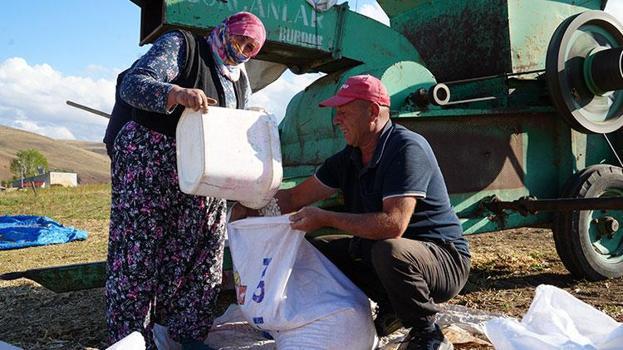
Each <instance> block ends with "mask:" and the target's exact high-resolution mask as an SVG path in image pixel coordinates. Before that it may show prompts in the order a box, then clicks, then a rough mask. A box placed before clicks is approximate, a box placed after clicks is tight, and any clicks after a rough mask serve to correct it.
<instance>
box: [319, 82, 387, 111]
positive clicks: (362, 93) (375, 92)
mask: <svg viewBox="0 0 623 350" xmlns="http://www.w3.org/2000/svg"><path fill="white" fill-rule="evenodd" d="M354 100H365V101H371V102H375V103H378V104H379V105H381V106H389V103H390V102H389V95H388V94H387V90H386V89H385V86H383V83H381V81H380V80H378V79H377V78H375V77H373V76H371V75H355V76H353V77H350V78H348V80H346V82H345V83H344V85H342V87H340V89H339V90H338V92H337V94H336V95H335V96H333V97H331V98H329V99H326V100H324V101H322V102H320V107H338V106H342V105H345V104H347V103H350V102H352V101H354Z"/></svg>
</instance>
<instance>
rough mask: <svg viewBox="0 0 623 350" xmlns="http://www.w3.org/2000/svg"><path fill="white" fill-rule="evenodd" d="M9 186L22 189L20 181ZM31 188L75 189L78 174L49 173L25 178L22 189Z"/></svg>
mask: <svg viewBox="0 0 623 350" xmlns="http://www.w3.org/2000/svg"><path fill="white" fill-rule="evenodd" d="M11 186H13V187H22V180H21V179H16V180H13V181H12V182H11ZM31 186H34V187H41V188H49V187H50V186H63V187H76V186H78V174H76V173H66V172H60V171H50V172H48V173H45V174H42V175H37V176H31V177H25V178H24V187H31Z"/></svg>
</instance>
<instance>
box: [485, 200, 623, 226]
mask: <svg viewBox="0 0 623 350" xmlns="http://www.w3.org/2000/svg"><path fill="white" fill-rule="evenodd" d="M484 205H485V207H486V208H487V209H489V210H491V211H492V212H494V213H500V212H502V211H503V210H514V211H517V212H519V213H520V214H521V215H524V216H525V215H528V214H535V213H537V212H543V211H555V212H559V211H575V210H620V209H621V208H623V197H609V198H557V199H533V198H520V199H518V200H516V201H512V202H504V201H499V200H496V199H495V198H494V199H492V200H490V201H489V202H487V203H484ZM617 225H618V223H617ZM610 226H612V225H610Z"/></svg>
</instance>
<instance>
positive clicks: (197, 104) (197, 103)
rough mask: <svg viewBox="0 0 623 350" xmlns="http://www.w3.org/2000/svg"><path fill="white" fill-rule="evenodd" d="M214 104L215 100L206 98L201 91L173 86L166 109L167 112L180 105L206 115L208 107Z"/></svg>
mask: <svg viewBox="0 0 623 350" xmlns="http://www.w3.org/2000/svg"><path fill="white" fill-rule="evenodd" d="M216 103H217V101H216V100H215V99H213V98H210V97H208V96H206V94H205V92H203V90H201V89H188V88H183V87H180V86H177V85H173V88H172V89H171V90H170V91H169V95H168V97H167V108H168V109H169V110H170V109H171V108H173V106H175V105H182V106H184V107H187V108H192V109H194V110H195V111H199V110H200V111H201V112H202V113H206V112H207V111H208V106H209V105H214V104H216Z"/></svg>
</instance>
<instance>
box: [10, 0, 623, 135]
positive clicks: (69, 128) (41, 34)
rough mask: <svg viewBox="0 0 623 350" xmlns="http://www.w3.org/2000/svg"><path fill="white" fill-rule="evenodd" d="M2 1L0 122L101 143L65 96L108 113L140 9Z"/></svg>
mask: <svg viewBox="0 0 623 350" xmlns="http://www.w3.org/2000/svg"><path fill="white" fill-rule="evenodd" d="M342 2H345V1H344V0H341V1H338V3H342ZM348 2H349V6H350V8H351V9H352V10H355V11H357V12H360V13H362V14H364V15H366V16H368V17H371V18H374V19H376V20H378V21H380V22H383V23H385V24H387V23H389V20H388V18H387V16H386V15H385V13H384V12H383V11H382V9H381V8H380V6H379V5H378V4H377V3H376V1H373V0H350V1H348ZM2 5H3V6H2V11H0V124H1V125H6V126H10V127H13V128H18V129H24V130H27V131H31V132H35V133H38V134H42V135H45V136H48V137H51V138H55V139H69V140H73V139H76V140H85V141H101V139H102V138H103V135H104V131H105V128H106V124H107V123H108V120H107V119H105V118H102V117H98V116H96V115H94V114H91V113H88V112H85V111H82V110H79V109H76V108H73V107H70V106H68V105H67V104H66V103H65V101H66V100H71V101H75V102H78V103H80V104H83V105H87V106H89V107H92V108H95V109H98V110H101V111H104V112H107V113H110V111H111V110H112V106H113V104H114V89H115V79H116V76H117V74H118V73H119V72H121V71H122V70H124V69H125V68H126V67H127V66H129V65H130V64H131V63H132V62H133V61H134V60H135V59H137V58H138V57H140V56H141V55H142V54H143V53H145V52H146V50H147V49H148V48H149V46H148V45H147V46H143V47H140V46H139V45H138V42H139V31H140V9H139V7H138V6H136V5H134V3H132V2H131V1H130V0H106V1H90V0H57V1H53V0H19V1H6V2H3V4H2ZM606 10H607V11H608V12H610V13H612V14H614V15H615V16H616V17H618V18H619V21H622V22H623V0H610V1H609V3H608V7H607V8H606ZM317 77H318V75H315V74H307V75H300V76H298V75H294V74H292V73H290V72H286V73H284V75H283V76H282V77H281V78H280V79H279V80H277V81H276V82H274V83H273V84H271V85H270V86H268V87H267V88H265V89H263V90H261V91H259V92H257V93H255V94H254V95H253V96H252V103H251V104H252V105H255V106H263V107H265V108H266V109H267V110H269V111H270V112H272V113H274V114H275V115H276V116H277V118H279V119H281V118H282V117H283V115H284V114H285V109H286V107H287V103H288V101H289V100H290V99H291V98H292V96H294V94H296V93H297V92H298V91H300V90H302V89H304V88H305V87H306V86H307V85H309V84H310V83H312V82H313V81H314V80H315V79H317Z"/></svg>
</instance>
